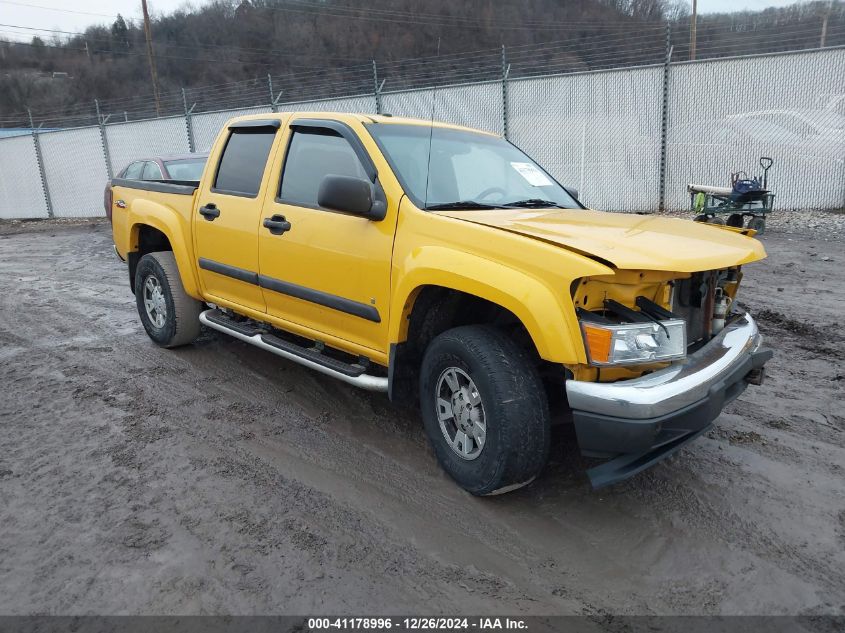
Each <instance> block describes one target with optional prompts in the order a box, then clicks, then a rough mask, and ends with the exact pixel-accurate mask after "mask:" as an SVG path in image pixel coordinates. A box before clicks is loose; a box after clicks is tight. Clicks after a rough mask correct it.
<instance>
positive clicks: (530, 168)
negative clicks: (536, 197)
mask: <svg viewBox="0 0 845 633" xmlns="http://www.w3.org/2000/svg"><path fill="white" fill-rule="evenodd" d="M511 167H513V168H514V169H515V170H516V171H518V172H519V175H520V176H522V177H523V178H525V180H527V181H528V184H529V185H534V186H535V187H548V186H549V185H551V184H554V183H552V181H551V180H549V177H548V176H546V174H544V173H543V172H542V171H540V170H539V169H537V166H536V165H532V164H531V163H511Z"/></svg>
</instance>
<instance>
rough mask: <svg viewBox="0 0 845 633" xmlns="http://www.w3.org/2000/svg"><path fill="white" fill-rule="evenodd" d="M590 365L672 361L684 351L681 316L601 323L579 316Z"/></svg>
mask: <svg viewBox="0 0 845 633" xmlns="http://www.w3.org/2000/svg"><path fill="white" fill-rule="evenodd" d="M581 332H582V333H583V335H584V345H585V346H586V348H587V357H588V358H589V361H590V364H591V365H598V366H607V365H632V364H636V363H651V362H660V361H672V360H677V359H679V358H684V357H685V356H686V353H687V330H686V324H685V322H684V320H683V319H666V320H660V321H649V322H642V323H623V324H615V323H600V322H592V321H588V320H583V319H582V320H581Z"/></svg>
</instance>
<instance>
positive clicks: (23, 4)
mask: <svg viewBox="0 0 845 633" xmlns="http://www.w3.org/2000/svg"><path fill="white" fill-rule="evenodd" d="M0 4H11V5H14V6H16V7H28V8H30V9H43V10H45V11H57V12H59V13H74V14H76V15H93V16H95V17H100V18H116V17H117V16H116V15H111V14H107V13H91V12H89V11H75V10H73V9H59V8H58V7H45V6H44V5H41V4H29V3H26V2H12V1H11V0H0Z"/></svg>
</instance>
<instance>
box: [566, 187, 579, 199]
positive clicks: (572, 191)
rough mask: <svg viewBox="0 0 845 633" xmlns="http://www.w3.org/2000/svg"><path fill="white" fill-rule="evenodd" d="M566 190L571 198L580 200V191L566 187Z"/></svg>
mask: <svg viewBox="0 0 845 633" xmlns="http://www.w3.org/2000/svg"><path fill="white" fill-rule="evenodd" d="M564 189H566V193H568V194H569V195H570V196H572V197H573V198H575V199H576V200H578V190H577V189H573V188H572V187H564Z"/></svg>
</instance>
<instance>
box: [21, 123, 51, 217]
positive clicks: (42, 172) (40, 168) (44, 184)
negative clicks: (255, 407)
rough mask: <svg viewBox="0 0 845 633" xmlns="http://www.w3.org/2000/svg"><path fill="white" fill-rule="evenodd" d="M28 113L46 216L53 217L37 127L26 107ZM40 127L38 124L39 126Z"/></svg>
mask: <svg viewBox="0 0 845 633" xmlns="http://www.w3.org/2000/svg"><path fill="white" fill-rule="evenodd" d="M26 112H27V114H29V129H30V130H31V131H32V142H33V143H34V144H35V162H37V163H38V174H39V175H40V176H41V187H42V189H44V202H46V203H47V217H48V218H54V217H56V216H55V215H53V200H52V199H51V198H50V187H49V186H48V185H47V172H46V170H45V169H44V158H43V157H42V156H41V140H40V139H39V138H38V128H36V127H35V123H34V122H33V120H32V110H30V109H29V108H27V109H26ZM39 127H40V126H39Z"/></svg>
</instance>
